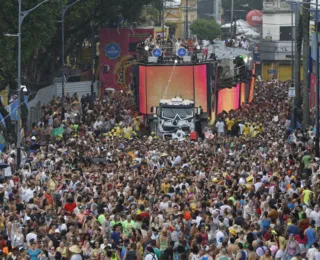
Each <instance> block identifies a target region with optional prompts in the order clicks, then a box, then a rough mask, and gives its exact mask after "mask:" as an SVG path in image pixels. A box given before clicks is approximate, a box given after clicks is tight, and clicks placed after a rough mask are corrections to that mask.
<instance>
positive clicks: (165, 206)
mask: <svg viewBox="0 0 320 260" xmlns="http://www.w3.org/2000/svg"><path fill="white" fill-rule="evenodd" d="M159 206H160V209H161V210H166V209H167V208H168V207H169V203H168V202H163V201H162V202H160V205H159Z"/></svg>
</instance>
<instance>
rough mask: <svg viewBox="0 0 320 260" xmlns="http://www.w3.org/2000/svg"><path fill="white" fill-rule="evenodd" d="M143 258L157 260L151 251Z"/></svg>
mask: <svg viewBox="0 0 320 260" xmlns="http://www.w3.org/2000/svg"><path fill="white" fill-rule="evenodd" d="M144 260H158V257H157V256H156V255H155V254H153V253H149V254H147V255H146V257H145V258H144Z"/></svg>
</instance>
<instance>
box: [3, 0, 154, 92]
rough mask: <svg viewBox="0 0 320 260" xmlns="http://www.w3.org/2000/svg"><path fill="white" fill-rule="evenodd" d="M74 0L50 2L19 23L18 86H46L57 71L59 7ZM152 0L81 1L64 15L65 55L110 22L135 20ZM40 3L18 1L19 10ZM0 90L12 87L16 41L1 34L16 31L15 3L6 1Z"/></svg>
mask: <svg viewBox="0 0 320 260" xmlns="http://www.w3.org/2000/svg"><path fill="white" fill-rule="evenodd" d="M73 1H74V0H69V1H68V0H50V1H48V2H47V3H44V4H43V5H41V6H40V7H39V8H37V9H36V10H34V11H33V12H32V13H30V14H29V15H28V16H27V17H26V18H25V20H24V22H23V24H22V84H26V85H28V86H31V87H32V88H33V90H36V89H38V88H41V87H44V86H47V85H49V84H50V83H51V82H52V78H53V76H54V75H59V71H61V66H60V64H61V62H60V61H61V58H60V57H61V12H62V6H63V5H66V4H70V3H72V2H73ZM151 1H152V0H81V1H80V2H78V3H76V4H75V5H74V6H72V7H71V8H70V9H69V10H68V11H67V13H66V15H65V56H68V55H70V54H71V53H72V52H74V51H76V50H77V49H79V48H80V47H81V44H82V43H83V42H84V41H85V40H86V39H87V40H90V39H91V36H92V33H91V31H92V25H91V24H93V26H94V31H95V34H98V30H99V28H100V27H103V26H107V25H108V23H109V21H110V19H112V17H115V16H117V15H121V16H123V17H124V19H125V23H127V24H132V22H135V21H139V18H140V15H141V11H142V8H143V7H144V6H146V5H148V4H149V3H150V2H151ZM39 2H40V0H22V10H29V9H30V8H33V7H34V6H35V5H37V4H38V3H39ZM0 31H1V32H3V34H0V46H1V48H0V88H3V87H4V86H6V85H7V84H10V86H11V87H12V88H14V87H16V85H17V83H16V78H17V48H18V47H17V45H18V44H17V38H16V37H6V36H5V35H4V34H17V32H18V1H16V0H7V1H4V2H3V3H2V5H1V10H0Z"/></svg>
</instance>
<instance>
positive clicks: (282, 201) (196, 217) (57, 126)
mask: <svg viewBox="0 0 320 260" xmlns="http://www.w3.org/2000/svg"><path fill="white" fill-rule="evenodd" d="M289 85H290V83H289V82H281V83H277V82H264V83H259V82H257V83H256V87H255V89H254V91H255V92H254V98H253V102H252V103H250V104H244V105H243V106H242V107H241V109H239V110H236V111H229V112H228V113H227V112H223V113H221V114H220V115H219V116H218V117H217V120H216V121H215V122H214V123H212V124H209V126H208V129H206V130H205V131H206V133H204V136H202V137H203V138H199V139H198V140H189V139H188V138H186V139H185V140H182V141H181V140H180V141H178V140H168V139H165V140H163V139H161V138H158V137H157V136H156V135H155V134H154V133H149V132H148V129H147V128H146V127H145V122H144V117H143V115H140V114H138V113H137V112H136V109H135V105H134V100H133V97H132V96H131V95H130V94H129V93H125V92H124V93H122V92H112V91H110V92H107V94H106V95H105V96H104V97H103V98H93V97H91V96H84V97H78V96H77V95H76V94H75V95H72V96H71V95H67V96H66V100H65V111H66V113H65V116H64V117H61V111H62V106H61V98H59V97H57V98H54V99H53V100H52V101H51V102H50V103H49V104H48V105H45V106H43V107H42V115H43V117H42V120H41V122H36V123H34V124H33V125H32V129H31V131H30V132H28V133H26V137H25V138H26V143H25V149H26V154H27V156H26V158H24V159H23V163H24V165H23V167H22V168H21V169H20V168H19V167H18V166H17V165H16V164H15V162H16V150H15V149H11V150H8V151H7V152H6V153H3V154H2V160H3V162H4V163H7V164H9V167H7V168H5V169H3V170H2V174H1V179H0V182H1V185H0V203H1V206H2V207H1V208H0V229H1V234H0V249H1V250H0V259H31V260H34V259H50V260H52V259H72V260H77V259H93V260H98V259H101V260H102V259H103V260H104V259H114V260H120V259H122V260H136V259H139V260H140V259H141V260H142V259H145V260H158V259H159V260H160V259H163V260H188V259H190V260H211V259H218V260H228V259H235V260H245V259H248V260H254V259H263V260H269V259H270V260H271V259H286V260H287V259H288V260H290V259H292V260H293V259H309V260H314V259H320V247H319V244H318V240H319V234H320V233H319V232H320V208H319V205H318V197H319V184H320V178H319V176H320V175H319V172H320V171H319V163H320V160H319V158H316V157H314V156H313V154H314V132H313V127H312V128H310V129H307V130H300V129H297V130H295V131H291V122H290V115H291V112H290V107H291V106H290V100H289V98H288V87H289ZM208 133H210V134H208Z"/></svg>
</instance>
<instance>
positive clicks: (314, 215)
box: [310, 211, 320, 227]
mask: <svg viewBox="0 0 320 260" xmlns="http://www.w3.org/2000/svg"><path fill="white" fill-rule="evenodd" d="M310 218H311V219H312V220H314V222H315V226H316V227H320V211H319V212H315V211H312V212H311V214H310Z"/></svg>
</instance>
